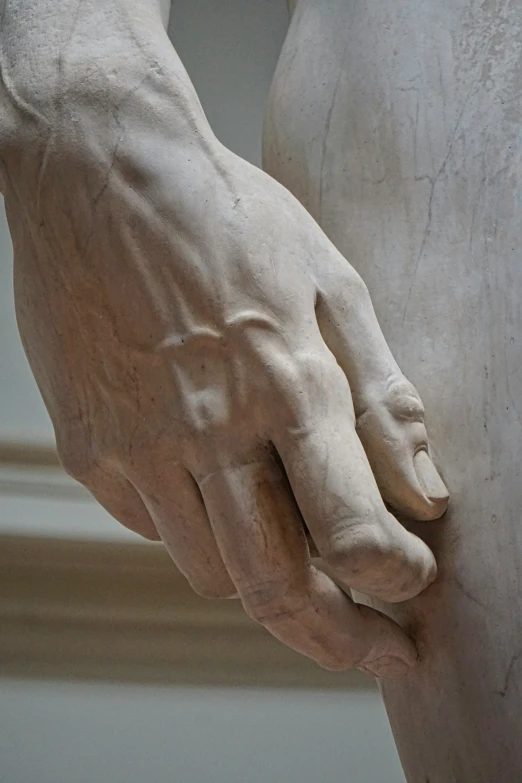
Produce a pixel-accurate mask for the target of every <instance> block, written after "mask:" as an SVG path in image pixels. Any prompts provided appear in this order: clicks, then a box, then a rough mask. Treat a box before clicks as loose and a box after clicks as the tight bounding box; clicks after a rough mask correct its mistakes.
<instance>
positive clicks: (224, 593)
mask: <svg viewBox="0 0 522 783" xmlns="http://www.w3.org/2000/svg"><path fill="white" fill-rule="evenodd" d="M188 581H189V584H190V586H191V587H192V589H193V590H194V592H195V593H196V595H199V596H200V598H206V599H208V600H216V599H224V598H235V596H236V595H237V591H236V588H235V587H234V585H233V584H232V582H231V581H230V580H227V579H219V578H202V577H194V576H190V577H188Z"/></svg>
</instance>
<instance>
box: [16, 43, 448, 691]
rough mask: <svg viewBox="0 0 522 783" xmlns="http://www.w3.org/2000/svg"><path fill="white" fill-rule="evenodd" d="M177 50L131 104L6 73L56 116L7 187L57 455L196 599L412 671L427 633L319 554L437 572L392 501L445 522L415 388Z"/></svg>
mask: <svg viewBox="0 0 522 783" xmlns="http://www.w3.org/2000/svg"><path fill="white" fill-rule="evenodd" d="M159 35H160V34H159V32H158V36H159ZM68 45H69V46H71V44H70V42H69V44H68ZM157 51H159V54H158V56H157V57H156V59H154V61H153V62H152V64H151V61H150V60H149V59H147V60H146V62H145V63H144V64H143V69H144V71H143V72H141V73H139V72H138V73H137V74H136V75H134V74H133V73H132V72H129V70H127V71H126V75H125V79H126V80H127V81H128V84H122V83H120V84H119V85H118V86H117V88H116V89H117V93H116V94H115V92H114V91H115V87H114V80H111V79H109V78H108V77H106V78H101V80H99V81H97V82H96V83H95V86H94V88H93V81H92V79H91V81H89V80H88V79H84V80H83V81H82V85H84V86H83V87H82V89H81V90H80V89H76V90H74V89H72V88H71V86H70V85H68V87H67V90H66V91H65V95H66V96H68V98H69V100H68V101H67V100H65V99H63V100H61V101H57V100H53V101H49V103H48V104H45V105H43V106H42V103H41V101H42V97H41V93H39V94H38V95H36V96H35V95H34V94H33V95H31V93H30V91H29V90H28V89H27V88H26V83H24V82H23V81H22V82H19V83H18V84H17V85H16V90H15V88H14V87H13V86H12V82H9V79H8V78H7V77H5V84H6V85H7V86H8V89H9V90H11V92H10V97H11V99H12V100H11V105H13V106H15V107H16V106H19V105H20V103H21V102H20V100H18V102H17V100H15V97H17V96H18V97H19V95H20V93H21V92H22V91H23V88H25V95H24V100H25V102H26V104H28V103H30V101H31V100H32V101H33V106H35V107H37V109H36V108H35V109H34V113H35V114H36V112H37V110H38V113H39V115H41V116H42V117H43V118H44V119H43V120H42V119H40V120H38V121H36V122H34V123H32V124H31V125H30V127H29V128H28V129H27V131H25V132H22V133H20V134H18V135H17V143H16V145H11V146H9V145H8V147H9V149H7V151H6V154H5V155H4V168H3V177H2V179H3V189H4V194H5V198H6V205H7V211H8V219H9V223H10V228H11V232H12V236H13V245H14V251H15V297H16V306H17V317H18V322H19V326H20V333H21V336H22V340H23V342H24V347H25V350H26V352H27V355H28V358H29V361H30V364H31V367H32V369H33V372H34V374H35V377H36V380H37V382H38V385H39V387H40V390H41V392H42V395H43V397H44V400H45V403H46V405H47V408H48V411H49V413H50V416H51V418H52V421H53V424H54V427H55V431H56V437H57V444H58V449H59V453H60V456H61V459H62V461H63V464H64V466H65V468H66V469H67V470H68V471H69V472H70V473H71V474H72V475H73V476H74V477H75V478H77V479H78V480H79V481H81V482H82V483H83V484H84V485H85V486H86V487H87V488H88V489H89V490H90V491H91V492H92V494H93V495H94V497H95V498H96V499H97V500H98V501H99V502H100V503H101V504H102V505H103V506H104V507H105V508H106V509H107V510H108V511H109V512H110V513H111V514H112V515H113V516H114V517H115V518H116V519H118V520H119V521H120V522H122V523H123V524H124V525H126V526H128V527H130V528H132V529H133V530H136V531H137V532H140V533H142V534H144V535H145V536H148V537H150V538H155V537H158V536H159V537H161V539H162V540H163V542H164V543H165V546H166V547H167V548H168V550H169V552H170V553H171V555H172V557H173V559H174V561H175V562H176V563H177V565H178V566H179V568H180V569H181V571H182V572H183V573H184V574H185V575H186V576H187V578H188V580H189V581H190V583H191V584H192V585H193V587H194V589H195V590H196V591H197V592H199V593H201V594H202V595H205V596H213V597H214V596H215V597H219V596H221V597H227V596H231V595H234V594H238V595H239V597H240V598H241V600H242V603H243V605H244V607H245V609H246V611H247V612H248V614H249V615H250V616H251V617H253V618H255V619H256V620H258V621H259V622H261V623H262V624H263V625H264V626H265V627H266V628H267V629H268V630H269V631H270V632H271V633H272V634H274V635H275V636H276V637H278V638H279V639H281V640H282V641H283V642H285V643H286V644H288V645H289V646H291V647H293V648H294V649H296V650H298V651H300V652H302V653H304V654H306V655H308V656H310V657H312V658H313V659H315V660H316V661H318V662H319V663H320V664H321V665H323V666H326V667H329V668H333V669H336V668H339V669H341V668H348V667H352V666H358V667H360V668H362V669H365V670H368V671H372V672H373V673H375V674H377V675H380V676H394V675H398V674H401V673H403V672H405V671H408V670H409V668H410V667H411V666H412V665H413V664H414V662H415V659H416V651H415V647H414V645H413V643H412V642H411V640H410V639H409V638H408V637H407V636H406V634H405V633H404V632H403V631H402V630H401V629H400V628H399V627H398V626H397V625H395V624H394V623H393V622H392V621H391V620H389V619H388V618H386V617H384V616H382V615H380V614H379V613H377V612H375V611H373V610H371V609H369V608H367V607H358V606H357V605H355V604H354V603H353V602H352V601H351V599H350V598H349V597H348V596H347V595H346V594H345V593H344V592H343V591H342V590H341V589H340V588H339V587H338V586H337V585H336V584H335V583H334V581H333V580H332V579H331V578H330V577H329V576H327V575H326V574H325V573H323V572H322V571H320V570H318V569H317V568H316V567H315V566H314V565H313V564H312V562H311V559H310V553H309V547H308V543H307V538H306V535H305V530H306V529H307V530H308V531H309V534H310V536H311V538H312V539H313V541H314V543H315V546H316V547H317V550H318V552H319V554H320V556H321V557H322V558H323V560H324V561H325V562H326V563H327V564H328V566H329V568H330V569H331V571H332V572H333V573H334V574H335V575H336V577H337V578H338V579H339V581H340V582H342V583H343V584H346V585H348V586H349V587H353V588H356V589H357V590H359V591H362V592H365V593H367V594H370V595H372V596H376V597H379V598H381V599H384V600H386V601H402V600H405V599H407V598H410V597H412V596H414V595H416V594H417V593H419V592H420V591H421V590H422V589H423V588H425V587H426V586H427V585H428V584H429V583H430V582H431V581H432V580H433V579H434V578H435V574H436V565H435V561H434V558H433V555H432V554H431V552H430V550H429V549H428V548H427V547H426V546H425V544H424V543H423V542H422V541H421V540H420V539H419V538H417V537H415V536H414V535H412V534H411V533H409V532H407V531H406V530H405V528H403V527H402V526H401V525H400V524H399V522H398V521H397V520H396V519H395V517H394V516H392V514H391V513H389V511H388V510H387V508H386V506H385V504H384V502H383V500H384V501H387V502H388V503H389V504H390V505H391V506H393V507H394V508H395V509H397V510H398V511H400V512H403V513H405V514H407V515H409V516H411V517H414V518H416V519H426V520H427V519H434V518H437V517H439V516H440V515H441V514H442V513H443V512H444V510H445V508H446V503H447V492H446V489H445V487H444V485H443V483H442V481H441V479H440V478H439V476H438V474H437V472H436V470H435V468H434V466H433V464H432V462H431V460H430V457H429V451H428V442H427V436H426V431H425V428H424V424H423V410H422V404H421V402H420V399H419V396H418V394H417V393H416V391H415V389H414V388H413V386H412V385H411V384H410V383H409V382H408V381H407V380H406V379H405V378H404V376H403V375H402V373H401V372H400V370H399V368H398V367H397V364H396V363H395V361H394V359H393V357H392V356H391V353H390V351H389V349H388V347H387V345H386V342H385V340H384V338H383V335H382V333H381V331H380V329H379V326H378V324H377V321H376V317H375V314H374V311H373V308H372V305H371V301H370V297H369V295H368V291H367V289H366V287H365V285H364V283H363V282H362V280H361V278H360V277H359V276H358V275H357V274H356V273H355V271H354V270H353V269H352V268H351V266H350V265H349V264H348V262H347V261H346V260H345V259H344V258H343V257H342V256H341V255H340V254H339V252H338V251H337V250H336V249H335V247H334V246H333V245H332V244H331V242H330V241H329V240H328V239H327V238H326V236H325V235H324V233H323V232H322V231H321V230H320V229H319V227H318V226H317V225H316V223H315V222H314V221H313V219H312V218H311V217H310V215H309V214H308V213H307V212H306V210H305V209H304V208H303V207H302V206H301V205H300V204H299V203H298V202H297V200H296V199H295V198H294V197H293V196H292V195H291V194H290V193H289V192H288V191H287V190H285V189H284V188H283V187H282V186H280V185H279V184H277V183H276V182H275V181H274V180H273V179H271V178H270V177H269V176H268V175H266V174H264V173H263V172H261V171H259V170H258V169H256V168H254V167H253V166H250V165H249V164H247V163H245V162H244V161H242V160H240V159H239V158H237V157H236V156H234V155H233V154H232V153H230V152H229V151H228V150H226V149H224V148H223V147H222V146H221V145H220V144H219V143H218V142H217V140H216V139H215V137H214V136H213V134H212V133H211V131H210V129H209V128H208V125H207V124H206V121H205V119H204V117H203V115H202V112H201V109H200V107H199V104H198V103H197V99H196V98H195V96H194V95H193V92H192V88H191V85H190V83H189V82H188V79H187V78H186V75H185V74H184V72H183V71H182V70H180V69H181V66H180V64H179V61H177V59H175V55H174V53H173V52H172V53H170V51H169V53H166V54H165V57H164V59H162V57H161V46H159V45H158V47H157ZM135 62H136V63H137V65H136V68H137V69H138V71H139V65H140V62H139V58H136V59H135ZM98 79H99V77H98ZM125 79H123V78H122V81H123V82H124V81H125ZM75 84H78V82H75ZM10 85H11V86H10ZM129 85H130V86H129ZM82 91H83V92H82ZM15 92H16V93H17V96H15ZM100 107H101V109H100ZM107 107H109V108H108V109H107ZM24 111H25V114H24V115H23V116H22V117H21V120H20V122H21V124H22V125H23V122H24V117H25V116H26V114H27V110H26V109H24ZM46 112H47V113H46ZM53 112H54V114H53ZM53 118H54V119H53ZM20 139H22V142H20ZM24 139H25V141H24ZM13 183H16V186H15V185H14V184H13Z"/></svg>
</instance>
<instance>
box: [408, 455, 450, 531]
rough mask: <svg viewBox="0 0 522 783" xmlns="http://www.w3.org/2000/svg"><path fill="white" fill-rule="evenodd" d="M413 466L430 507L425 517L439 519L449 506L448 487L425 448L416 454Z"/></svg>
mask: <svg viewBox="0 0 522 783" xmlns="http://www.w3.org/2000/svg"><path fill="white" fill-rule="evenodd" d="M413 466H414V468H415V474H416V476H417V478H418V480H419V484H420V486H421V489H422V491H423V493H424V498H425V501H426V504H427V507H428V515H426V516H425V517H424V518H425V519H427V520H433V519H439V517H441V516H442V515H443V514H444V512H445V511H446V509H447V508H448V502H449V492H448V489H447V487H446V485H445V484H444V482H443V481H442V479H441V477H440V475H439V473H438V471H437V468H436V467H435V465H434V464H433V462H432V461H431V459H430V457H429V455H428V452H427V451H425V450H424V449H422V450H421V451H418V452H417V453H416V454H415V455H414V457H413Z"/></svg>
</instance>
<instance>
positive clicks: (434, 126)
mask: <svg viewBox="0 0 522 783" xmlns="http://www.w3.org/2000/svg"><path fill="white" fill-rule="evenodd" d="M521 52H522V5H521V4H520V3H518V2H516V0H513V1H512V2H511V1H510V0H505V1H502V2H501V0H498V2H490V3H489V2H488V3H486V2H483V0H392V1H391V2H390V0H373V1H372V2H371V3H370V2H369V0H351V1H350V2H346V0H299V3H298V4H297V8H296V11H295V13H294V16H293V19H292V23H291V26H290V30H289V33H288V37H287V40H286V42H285V45H284V48H283V52H282V54H281V58H280V61H279V64H278V67H277V71H276V74H275V78H274V82H273V85H272V89H271V93H270V98H269V104H268V109H267V117H266V126H265V140H264V162H265V168H266V169H267V170H268V171H269V172H270V173H271V174H272V175H273V176H274V177H276V178H277V179H279V180H280V181H281V182H282V183H283V184H284V185H286V186H287V187H288V188H289V189H290V190H292V191H293V192H294V194H295V195H296V196H297V197H298V198H299V199H300V200H301V201H302V203H303V204H304V205H305V206H306V207H307V208H308V210H309V211H310V212H311V213H312V214H313V215H314V217H315V218H316V219H317V220H318V221H319V223H320V224H321V226H322V227H323V229H324V230H325V232H326V233H327V234H328V235H329V236H330V238H331V239H332V240H333V241H334V242H335V243H336V245H337V246H338V248H339V249H340V250H341V251H342V252H343V253H344V255H345V256H346V257H347V259H348V260H349V261H350V262H351V263H352V264H353V265H354V266H355V267H356V268H357V269H358V271H359V272H360V273H361V275H362V276H363V278H364V279H365V281H366V283H367V284H368V287H369V289H370V293H371V294H372V298H373V302H374V305H375V308H376V311H377V315H378V317H379V320H380V323H381V326H382V328H383V331H384V333H385V336H386V338H387V339H388V341H389V343H390V345H391V348H392V350H393V351H394V353H395V356H396V358H397V360H398V362H399V364H400V366H401V367H402V369H403V370H404V372H405V374H406V375H407V376H408V377H409V378H410V380H412V382H413V383H415V385H416V386H417V388H418V390H419V392H420V393H421V396H422V398H423V400H424V403H425V405H426V409H427V412H428V417H427V421H428V428H429V431H430V434H431V439H432V441H433V444H434V452H435V460H436V462H438V463H439V465H440V467H441V468H442V474H443V476H444V478H445V480H446V483H447V484H448V486H449V487H450V490H451V493H452V504H451V508H450V511H449V512H448V514H447V515H446V517H445V518H444V519H443V520H442V521H440V522H436V523H430V524H422V525H416V526H414V529H415V532H417V533H418V534H419V535H421V536H422V537H423V538H424V539H425V540H426V541H427V542H428V543H429V544H430V546H432V548H433V549H434V551H435V553H436V556H437V559H438V563H439V569H440V575H439V578H438V580H437V582H436V583H435V584H434V585H433V586H432V587H430V588H429V590H427V591H426V592H425V593H424V594H422V595H421V596H420V597H419V598H417V599H416V600H414V601H411V602H409V603H408V604H403V605H400V606H395V607H387V608H385V611H387V612H388V613H389V614H391V615H392V616H393V617H395V618H396V619H398V620H399V621H400V622H401V623H403V624H404V625H405V626H407V627H409V628H411V629H412V630H414V631H415V633H416V636H417V639H418V642H419V647H420V651H421V656H422V660H421V662H420V665H419V666H418V668H417V670H416V672H415V673H414V674H412V675H411V676H409V677H408V678H407V679H406V680H403V681H400V682H399V681H398V682H396V683H392V682H383V683H382V684H381V688H382V692H383V696H384V700H385V703H386V708H387V711H388V714H389V717H390V721H391V724H392V728H393V732H394V736H395V739H396V742H397V746H398V750H399V754H400V757H401V760H402V763H403V766H404V769H405V773H406V776H407V779H408V781H410V783H492V782H493V781H502V783H517V782H518V781H520V780H522V742H521V738H522V707H521V704H522V588H521V578H522V525H521V514H522V481H521V476H520V473H521V469H522V419H521V416H522V251H521V242H520V240H521V238H522V177H521V149H522V126H521V113H522V100H521V99H522V94H521V93H522V58H521ZM381 608H383V607H381Z"/></svg>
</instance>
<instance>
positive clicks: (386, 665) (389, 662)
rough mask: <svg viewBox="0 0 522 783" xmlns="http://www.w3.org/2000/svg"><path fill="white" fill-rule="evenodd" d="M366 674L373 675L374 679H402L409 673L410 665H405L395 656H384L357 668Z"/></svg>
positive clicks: (404, 662)
mask: <svg viewBox="0 0 522 783" xmlns="http://www.w3.org/2000/svg"><path fill="white" fill-rule="evenodd" d="M357 668H358V669H360V670H361V671H363V672H366V674H373V675H374V676H375V677H379V678H381V679H383V678H387V679H395V678H398V677H404V676H405V675H406V674H408V673H409V672H411V670H412V668H413V667H412V665H411V664H409V663H406V661H404V660H403V659H402V658H397V657H396V656H395V655H384V656H383V657H382V658H377V660H375V661H370V662H365V663H364V664H361V665H360V666H358V667H357Z"/></svg>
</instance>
